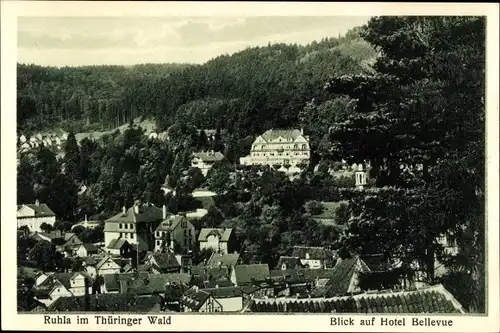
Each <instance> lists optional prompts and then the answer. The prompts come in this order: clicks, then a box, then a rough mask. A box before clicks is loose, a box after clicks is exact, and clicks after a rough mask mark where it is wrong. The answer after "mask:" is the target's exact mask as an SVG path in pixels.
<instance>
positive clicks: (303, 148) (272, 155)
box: [240, 129, 311, 174]
mask: <svg viewBox="0 0 500 333" xmlns="http://www.w3.org/2000/svg"><path fill="white" fill-rule="evenodd" d="M310 151H311V148H310V145H309V137H308V136H306V135H304V132H303V131H302V130H297V129H289V130H273V129H272V130H268V131H266V132H264V133H263V134H262V135H259V136H258V137H257V138H256V139H255V141H254V142H253V144H252V148H251V150H250V155H248V156H246V157H242V158H240V164H242V165H268V166H271V167H275V168H277V170H280V171H285V172H286V173H290V174H293V173H298V172H300V171H301V170H302V169H303V168H304V167H305V166H306V165H308V164H309V158H310Z"/></svg>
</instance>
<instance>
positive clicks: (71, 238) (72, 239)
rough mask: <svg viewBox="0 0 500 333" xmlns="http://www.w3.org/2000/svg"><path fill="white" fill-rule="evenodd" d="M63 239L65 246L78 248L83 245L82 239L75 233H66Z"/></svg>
mask: <svg viewBox="0 0 500 333" xmlns="http://www.w3.org/2000/svg"><path fill="white" fill-rule="evenodd" d="M63 239H64V244H63V246H70V247H73V246H77V245H78V246H79V245H81V244H82V243H83V242H82V241H81V240H80V238H78V236H77V235H75V234H74V233H71V232H66V233H64V235H63Z"/></svg>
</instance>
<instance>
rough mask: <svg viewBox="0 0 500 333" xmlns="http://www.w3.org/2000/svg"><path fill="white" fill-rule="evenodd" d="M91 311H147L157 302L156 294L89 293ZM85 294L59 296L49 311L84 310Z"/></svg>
mask: <svg viewBox="0 0 500 333" xmlns="http://www.w3.org/2000/svg"><path fill="white" fill-rule="evenodd" d="M89 298H90V302H89V303H90V309H89V311H91V312H104V311H105V312H133V313H148V312H150V311H151V310H152V309H153V308H155V307H156V305H157V304H158V297H156V296H138V295H134V294H126V293H123V294H97V295H90V296H89ZM85 308H86V306H85V296H78V297H75V296H73V297H60V298H58V299H57V300H56V301H55V302H54V303H53V304H51V305H50V306H49V312H84V311H85V310H86V309H85Z"/></svg>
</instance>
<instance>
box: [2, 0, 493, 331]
mask: <svg viewBox="0 0 500 333" xmlns="http://www.w3.org/2000/svg"><path fill="white" fill-rule="evenodd" d="M498 13H499V5H498V4H474V3H470V4H466V3H442V4H439V3H369V2H365V3H297V2H295V3H284V2H279V3H278V2H245V3H243V2H238V3H235V2H221V3H216V2H211V3H209V2H194V3H193V2H152V3H148V2H142V1H141V2H101V1H99V2H82V1H78V2H71V1H64V2H62V1H60V2H44V1H36V2H27V1H26V2H24V1H2V2H1V15H2V17H1V33H2V35H1V52H2V58H1V65H2V66H1V87H2V90H1V92H2V95H1V96H2V100H1V103H2V104H1V106H2V107H1V110H2V121H1V126H2V127H1V139H2V141H1V142H2V182H1V184H2V193H1V194H2V208H4V209H2V210H1V212H2V215H1V216H2V253H3V254H4V255H3V257H2V290H1V291H2V329H24V330H39V329H42V330H126V331H129V330H134V331H135V330H176V331H177V330H178V331H180V330H190V331H214V330H218V331H240V330H244V331H258V330H260V331H304V332H305V331H317V332H327V331H344V332H350V331H357V332H369V331H371V332H375V331H387V332H406V331H411V332H429V331H443V329H440V328H438V327H415V326H411V325H406V326H405V327H398V326H392V327H380V326H375V327H371V326H366V327H363V326H359V325H356V326H337V327H334V326H330V317H331V316H330V315H329V314H314V315H312V314H311V315H308V314H293V315H280V314H275V315H257V314H251V315H228V316H221V315H180V314H173V315H172V325H171V326H158V325H157V326H156V327H155V326H152V325H149V324H147V323H146V324H143V325H141V326H132V327H126V326H96V325H91V326H89V325H83V326H77V325H52V326H49V325H44V324H43V315H35V314H32V315H19V314H17V311H16V305H15V302H16V293H15V290H16V281H15V277H16V275H15V272H16V260H15V255H14V253H15V246H16V245H15V238H14V237H12V235H14V234H15V230H16V223H15V210H14V207H16V195H15V192H16V182H15V179H16V177H15V174H16V148H15V142H16V126H15V122H16V119H15V114H16V83H15V78H16V59H17V57H16V53H17V51H16V50H17V34H16V32H17V17H18V16H156V17H158V16H263V15H265V16H288V15H295V16H299V15H303V16H341V15H346V16H348V15H350V16H375V15H484V16H487V17H488V19H487V66H486V68H487V95H486V97H487V98H486V105H487V154H486V156H487V181H488V183H487V185H488V186H487V196H488V205H487V220H488V226H487V227H488V229H487V230H488V242H487V244H488V249H487V250H488V264H489V266H488V289H489V296H488V313H489V315H488V316H439V317H438V316H434V315H433V316H431V318H432V319H441V318H442V319H448V318H450V319H452V320H453V321H454V325H453V326H452V327H451V328H449V329H446V331H448V332H479V331H480V332H498V331H499V330H500V324H499V317H498V314H499V313H500V309H499V305H498V304H499V302H498V295H499V284H500V282H499V275H498V271H499V270H498V268H499V266H498V253H499V241H498V240H499V238H498V235H499V215H498V204H497V203H498V187H499V182H498V171H499V164H498V151H499V149H498V148H499V147H498V139H499V135H498V133H499V132H498V123H499V117H498V115H499V105H498V91H499V84H498V73H499V66H498V59H499V50H498V41H499V33H498V32H499V23H498ZM375 316H376V317H380V316H381V315H375ZM72 317H73V322H75V320H74V317H76V316H72ZM80 317H85V316H84V315H81V316H80ZM86 317H88V318H90V322H92V318H93V315H86ZM129 317H137V316H136V315H130V316H129ZM346 317H348V316H346ZM352 317H353V318H357V319H360V318H364V319H370V318H371V317H372V315H367V316H359V315H356V316H352ZM385 317H388V318H403V317H406V318H408V319H407V323H408V322H409V321H410V318H411V317H410V316H406V315H405V316H385ZM418 317H422V316H420V315H419V316H418ZM143 321H146V322H147V319H144V320H143ZM377 321H378V319H377Z"/></svg>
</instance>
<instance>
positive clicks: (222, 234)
mask: <svg viewBox="0 0 500 333" xmlns="http://www.w3.org/2000/svg"><path fill="white" fill-rule="evenodd" d="M232 231H233V229H222V228H203V229H201V231H200V235H199V236H198V241H200V242H206V241H207V238H208V236H210V235H217V236H218V237H219V241H220V242H227V241H228V240H229V237H230V236H231V232H232Z"/></svg>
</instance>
